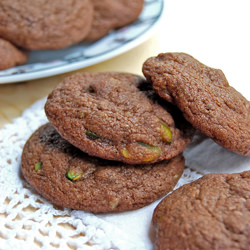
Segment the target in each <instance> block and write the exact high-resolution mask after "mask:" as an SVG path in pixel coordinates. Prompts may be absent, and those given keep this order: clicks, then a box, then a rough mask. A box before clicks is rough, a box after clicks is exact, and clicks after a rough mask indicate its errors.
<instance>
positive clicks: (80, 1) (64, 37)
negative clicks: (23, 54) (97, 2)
mask: <svg viewBox="0 0 250 250" xmlns="http://www.w3.org/2000/svg"><path fill="white" fill-rule="evenodd" d="M92 19H93V5H92V3H91V1H90V0H76V1H73V0H64V1H63V2H62V1H60V0H36V1H32V0H22V1H18V0H12V1H8V0H2V1H0V37H2V38H4V39H6V40H8V41H10V42H12V43H13V44H15V45H17V46H20V47H22V48H26V49H32V50H36V49H59V48H63V47H66V46H69V45H72V44H74V43H77V42H80V41H82V40H83V38H84V37H85V36H86V35H87V33H88V32H89V30H90V27H91V24H92Z"/></svg>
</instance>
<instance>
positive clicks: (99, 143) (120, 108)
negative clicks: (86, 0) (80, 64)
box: [45, 73, 191, 164]
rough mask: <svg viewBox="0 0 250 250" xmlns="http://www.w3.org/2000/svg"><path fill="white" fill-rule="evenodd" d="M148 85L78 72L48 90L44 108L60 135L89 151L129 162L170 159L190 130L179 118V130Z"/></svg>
mask: <svg viewBox="0 0 250 250" xmlns="http://www.w3.org/2000/svg"><path fill="white" fill-rule="evenodd" d="M147 86H148V84H147V82H146V81H145V80H144V78H142V77H139V76H136V75H133V74H128V73H85V74H79V73H78V74H75V75H72V76H70V77H68V78H66V79H65V80H64V81H63V82H62V83H61V84H59V85H58V86H57V87H56V88H55V89H54V90H53V91H52V93H51V94H50V95H49V96H48V99H47V102H46V105H45V112H46V115H47V117H48V119H49V120H50V122H51V123H52V124H53V125H54V126H55V128H56V129H57V131H58V132H59V133H60V134H61V136H62V137H63V138H65V139H66V140H67V141H69V142H70V143H71V144H73V145H74V146H76V147H78V148H79V149H81V150H82V151H84V152H86V153H88V154H90V155H93V156H97V157H100V158H104V159H108V160H118V161H123V162H126V163H130V164H142V163H146V162H147V163H152V162H157V161H160V160H163V159H170V158H172V157H174V156H176V155H178V154H179V153H181V152H182V151H183V150H184V149H185V148H186V146H187V145H188V144H189V142H190V140H191V135H190V129H189V127H188V125H187V123H186V124H185V123H184V124H183V123H182V122H181V125H180V129H179V128H178V127H179V126H178V124H177V123H175V121H174V119H173V117H172V115H171V114H170V113H169V112H167V111H166V110H165V109H164V108H163V107H162V106H160V105H159V104H158V103H157V101H156V100H153V98H152V97H150V94H151V93H152V90H147V89H143V88H146V87H147ZM181 126H182V127H181ZM182 128H183V129H182Z"/></svg>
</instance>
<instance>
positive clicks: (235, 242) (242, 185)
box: [153, 172, 250, 250]
mask: <svg viewBox="0 0 250 250" xmlns="http://www.w3.org/2000/svg"><path fill="white" fill-rule="evenodd" d="M153 223H154V226H155V229H156V242H155V245H156V247H155V249H190V250H192V249H200V250H201V249H235V250H236V249H242V250H243V249H245V250H247V249H249V244H250V172H243V173H241V174H209V175H205V176H204V177H202V178H201V179H199V180H197V181H195V182H193V183H190V184H186V185H184V186H182V187H180V188H179V189H177V190H175V191H174V192H173V193H172V194H170V195H169V196H167V197H166V198H165V199H163V200H162V201H161V203H160V204H159V205H158V206H157V207H156V209H155V211H154V215H153Z"/></svg>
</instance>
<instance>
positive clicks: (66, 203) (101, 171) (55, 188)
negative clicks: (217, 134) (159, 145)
mask: <svg viewBox="0 0 250 250" xmlns="http://www.w3.org/2000/svg"><path fill="white" fill-rule="evenodd" d="M183 169H184V158H183V157H182V156H177V157H175V158H173V159H171V160H169V161H167V160H166V161H162V162H160V163H156V164H153V165H137V166H133V165H129V166H127V165H125V164H122V163H117V162H111V161H105V160H102V159H99V158H94V157H90V156H88V155H87V154H85V153H83V152H82V151H80V150H79V149H77V148H75V147H73V146H72V145H71V144H69V143H68V142H67V141H65V140H64V139H63V138H62V137H61V136H60V135H59V134H58V133H57V131H56V130H55V129H54V128H53V127H52V126H51V124H46V125H44V126H42V127H40V128H39V129H38V130H37V131H36V132H34V134H33V135H32V136H31V137H30V139H29V140H28V141H27V142H26V144H25V146H24V149H23V154H22V172H23V175H24V177H25V178H26V180H27V181H28V182H29V183H30V184H31V186H33V187H34V188H35V189H36V190H37V192H38V193H40V194H41V195H42V196H44V197H45V198H47V199H48V200H50V201H51V202H52V203H54V204H56V205H58V206H62V207H68V208H72V209H82V210H86V211H92V212H95V213H97V212H114V211H125V210H133V209H137V208H140V207H143V206H145V205H147V204H149V203H151V202H153V201H155V200H156V199H158V198H160V197H161V196H163V195H165V194H166V193H168V192H169V191H171V190H172V189H173V187H174V186H175V184H176V183H177V181H178V179H179V178H180V176H181V174H182V172H183Z"/></svg>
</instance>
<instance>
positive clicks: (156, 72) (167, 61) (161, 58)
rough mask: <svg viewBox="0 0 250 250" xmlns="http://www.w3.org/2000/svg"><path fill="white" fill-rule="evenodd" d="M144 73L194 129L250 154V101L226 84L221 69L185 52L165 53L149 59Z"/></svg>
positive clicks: (245, 153)
mask: <svg viewBox="0 0 250 250" xmlns="http://www.w3.org/2000/svg"><path fill="white" fill-rule="evenodd" d="M143 73H144V75H145V76H146V78H147V79H148V80H149V81H150V82H152V84H153V88H154V89H155V91H157V93H158V94H159V95H160V96H161V97H163V98H165V99H166V100H167V101H169V102H172V103H174V104H176V105H177V106H178V108H179V109H180V110H181V111H182V112H183V115H184V117H185V118H186V119H187V120H188V121H189V122H190V123H191V124H192V125H193V126H194V127H195V128H196V129H199V130H201V131H202V132H203V133H204V134H206V135H207V136H209V137H211V138H212V139H213V140H214V141H215V142H217V143H218V144H220V145H222V146H224V147H225V148H227V149H229V150H231V151H233V152H236V153H238V154H241V155H245V156H250V126H249V124H250V102H249V101H248V100H246V99H245V98H244V97H243V96H242V95H241V94H240V93H239V92H237V91H236V90H235V89H234V88H233V87H231V86H229V84H228V82H227V79H226V77H225V76H224V74H223V72H222V71H221V70H219V69H213V68H210V67H207V66H205V65H204V64H202V63H200V62H199V61H197V60H196V59H194V58H193V57H191V56H190V55H187V54H184V53H165V54H159V55H158V56H157V57H152V58H149V59H148V60H147V61H146V62H145V63H144V65H143Z"/></svg>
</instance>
